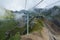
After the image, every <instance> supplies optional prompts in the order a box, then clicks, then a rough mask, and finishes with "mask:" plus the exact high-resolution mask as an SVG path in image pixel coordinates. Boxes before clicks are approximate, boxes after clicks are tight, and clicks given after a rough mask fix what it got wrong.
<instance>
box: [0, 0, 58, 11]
mask: <svg viewBox="0 0 60 40" xmlns="http://www.w3.org/2000/svg"><path fill="white" fill-rule="evenodd" d="M39 1H41V0H27V9H29V8H31V7H33V6H34V5H36V4H37V3H38V2H39ZM56 1H59V0H44V1H43V2H42V3H41V4H39V5H38V6H37V7H39V8H45V6H47V5H49V4H51V3H54V2H56ZM58 4H59V3H58ZM0 6H2V7H4V8H6V9H9V10H18V11H19V10H22V9H24V6H25V0H0Z"/></svg>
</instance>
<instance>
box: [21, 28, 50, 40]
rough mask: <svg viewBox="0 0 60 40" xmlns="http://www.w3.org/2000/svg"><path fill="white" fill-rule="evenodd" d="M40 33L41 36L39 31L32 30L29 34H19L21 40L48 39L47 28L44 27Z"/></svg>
mask: <svg viewBox="0 0 60 40" xmlns="http://www.w3.org/2000/svg"><path fill="white" fill-rule="evenodd" d="M41 33H42V37H41V35H40V34H39V32H33V33H31V34H28V35H23V36H21V40H49V35H48V30H47V28H45V27H44V28H43V30H42V32H41Z"/></svg>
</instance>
